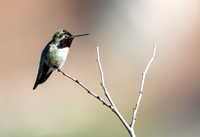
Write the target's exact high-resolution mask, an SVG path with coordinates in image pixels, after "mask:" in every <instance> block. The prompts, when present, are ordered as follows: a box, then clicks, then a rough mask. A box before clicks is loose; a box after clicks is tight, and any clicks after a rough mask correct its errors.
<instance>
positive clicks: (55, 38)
mask: <svg viewBox="0 0 200 137" xmlns="http://www.w3.org/2000/svg"><path fill="white" fill-rule="evenodd" d="M72 36H73V35H72V34H71V33H69V32H68V31H66V30H64V29H63V30H59V31H57V32H56V33H55V34H54V35H53V41H54V42H59V41H61V40H62V39H64V38H65V39H73V38H72Z"/></svg>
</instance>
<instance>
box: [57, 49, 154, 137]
mask: <svg viewBox="0 0 200 137" xmlns="http://www.w3.org/2000/svg"><path fill="white" fill-rule="evenodd" d="M96 50H97V60H96V61H97V64H98V67H99V71H100V76H101V83H100V84H101V86H102V88H103V90H104V94H105V96H106V97H107V99H108V101H109V103H110V104H109V103H107V102H106V101H104V100H103V99H102V98H101V97H100V96H98V95H96V94H94V93H93V92H92V91H90V90H89V89H88V88H87V87H86V86H84V85H83V84H82V83H81V82H80V81H78V80H77V79H75V78H73V77H71V76H70V75H68V74H66V73H65V72H63V71H62V70H61V69H58V71H59V72H61V73H62V74H63V75H64V76H66V77H68V78H69V79H71V80H73V81H74V82H76V83H77V84H78V85H79V86H81V87H82V88H83V89H85V90H86V91H87V92H88V93H89V94H90V95H92V96H93V97H95V98H96V99H98V100H99V101H100V102H102V103H103V105H105V106H107V107H108V108H109V109H111V110H112V111H113V112H114V113H115V114H116V115H117V117H118V118H119V119H120V121H121V122H122V123H123V125H124V126H125V128H126V129H127V131H128V132H129V134H130V136H131V137H136V136H135V132H134V124H135V121H136V114H137V111H138V108H139V105H140V101H141V98H142V93H143V87H144V80H145V76H146V73H147V71H148V69H149V67H150V65H151V63H152V61H153V60H154V58H155V53H156V45H155V46H154V51H153V56H152V58H151V60H150V61H149V63H148V65H147V67H146V69H145V71H144V72H143V73H142V82H141V86H140V92H139V96H138V100H137V103H136V105H135V107H134V108H133V116H132V120H131V124H130V125H128V124H127V122H126V121H125V120H124V118H123V117H122V115H121V114H120V112H119V111H118V109H117V107H116V106H115V104H114V102H113V101H112V99H111V97H110V95H109V93H108V91H107V89H106V86H105V82H104V75H103V71H102V66H101V62H100V56H99V47H97V49H96Z"/></svg>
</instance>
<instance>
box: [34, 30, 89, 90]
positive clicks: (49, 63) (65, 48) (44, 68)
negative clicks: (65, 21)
mask: <svg viewBox="0 0 200 137" xmlns="http://www.w3.org/2000/svg"><path fill="white" fill-rule="evenodd" d="M86 35H89V34H88V33H87V34H80V35H72V34H71V33H69V32H68V31H66V30H65V29H62V30H59V31H57V32H56V33H55V34H54V35H53V37H52V40H51V41H50V42H49V43H48V44H47V45H46V47H45V48H44V49H43V51H42V54H41V58H40V63H39V69H38V74H37V78H36V81H35V84H34V86H33V90H34V89H36V87H37V86H38V85H39V84H42V83H44V82H45V81H46V80H47V79H48V78H49V76H50V75H51V74H52V72H53V71H56V70H59V69H61V68H62V66H63V65H64V63H65V61H66V58H67V55H68V53H69V48H70V46H71V44H72V41H73V39H74V38H75V37H80V36H86Z"/></svg>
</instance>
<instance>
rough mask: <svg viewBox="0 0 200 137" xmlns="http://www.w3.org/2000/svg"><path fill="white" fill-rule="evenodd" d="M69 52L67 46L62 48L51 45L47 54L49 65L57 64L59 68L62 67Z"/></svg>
mask: <svg viewBox="0 0 200 137" xmlns="http://www.w3.org/2000/svg"><path fill="white" fill-rule="evenodd" d="M68 53H69V48H68V47H66V48H62V49H59V48H57V47H51V48H50V49H49V54H48V56H47V61H48V64H49V66H55V65H56V66H57V67H59V68H62V66H63V65H64V63H65V61H66V58H67V55H68Z"/></svg>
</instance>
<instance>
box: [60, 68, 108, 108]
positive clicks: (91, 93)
mask: <svg viewBox="0 0 200 137" xmlns="http://www.w3.org/2000/svg"><path fill="white" fill-rule="evenodd" d="M58 72H61V73H62V74H63V75H64V76H66V77H68V78H69V79H71V80H73V81H74V82H76V83H77V84H78V85H79V86H81V87H82V88H84V89H85V90H86V91H87V92H88V93H89V94H90V95H92V96H93V97H95V98H96V99H98V100H99V101H101V102H102V103H103V105H105V106H107V107H108V108H110V109H111V105H110V104H108V103H107V102H106V101H104V100H103V99H102V98H101V97H100V96H98V95H96V94H94V93H93V92H92V91H90V90H89V89H88V88H87V87H86V86H84V85H83V84H82V83H81V82H80V81H79V80H77V79H75V78H73V77H72V76H70V75H68V74H66V73H65V72H63V71H62V70H61V69H58Z"/></svg>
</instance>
